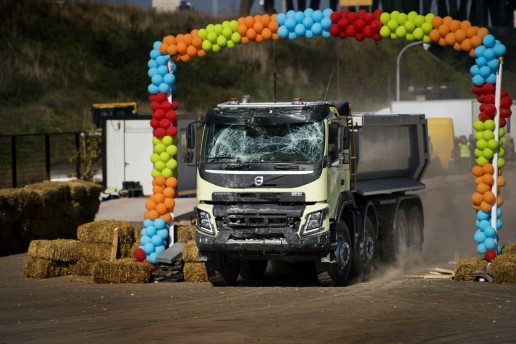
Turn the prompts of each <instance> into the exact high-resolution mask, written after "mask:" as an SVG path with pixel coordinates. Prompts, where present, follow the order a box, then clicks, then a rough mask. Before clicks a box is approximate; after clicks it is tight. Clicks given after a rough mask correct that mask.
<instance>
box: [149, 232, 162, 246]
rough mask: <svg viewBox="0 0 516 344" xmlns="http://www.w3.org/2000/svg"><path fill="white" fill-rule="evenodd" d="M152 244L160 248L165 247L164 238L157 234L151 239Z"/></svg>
mask: <svg viewBox="0 0 516 344" xmlns="http://www.w3.org/2000/svg"><path fill="white" fill-rule="evenodd" d="M151 242H152V244H153V245H154V246H160V245H163V238H162V237H160V236H159V235H157V234H156V235H154V236H153V237H152V238H151Z"/></svg>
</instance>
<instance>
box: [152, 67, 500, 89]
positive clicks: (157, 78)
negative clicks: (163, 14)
mask: <svg viewBox="0 0 516 344" xmlns="http://www.w3.org/2000/svg"><path fill="white" fill-rule="evenodd" d="M482 68H483V67H482ZM488 69H489V68H488ZM489 71H491V70H490V69H489ZM151 81H152V83H153V84H154V85H156V86H159V84H161V83H162V82H163V77H162V76H161V75H159V74H154V75H153V76H152V78H151Z"/></svg>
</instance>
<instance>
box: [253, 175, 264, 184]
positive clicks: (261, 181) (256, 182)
mask: <svg viewBox="0 0 516 344" xmlns="http://www.w3.org/2000/svg"><path fill="white" fill-rule="evenodd" d="M262 184H263V176H257V177H256V178H254V185H256V186H261V185H262Z"/></svg>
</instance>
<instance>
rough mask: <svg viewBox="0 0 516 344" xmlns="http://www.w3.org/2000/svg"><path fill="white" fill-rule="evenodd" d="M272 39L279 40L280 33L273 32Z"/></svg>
mask: <svg viewBox="0 0 516 344" xmlns="http://www.w3.org/2000/svg"><path fill="white" fill-rule="evenodd" d="M272 39H273V40H275V41H277V40H279V35H278V34H277V33H273V34H272Z"/></svg>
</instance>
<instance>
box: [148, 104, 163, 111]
mask: <svg viewBox="0 0 516 344" xmlns="http://www.w3.org/2000/svg"><path fill="white" fill-rule="evenodd" d="M160 105H161V104H160V103H158V102H152V103H151V104H150V108H151V110H152V111H154V110H157V109H159V107H160Z"/></svg>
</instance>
